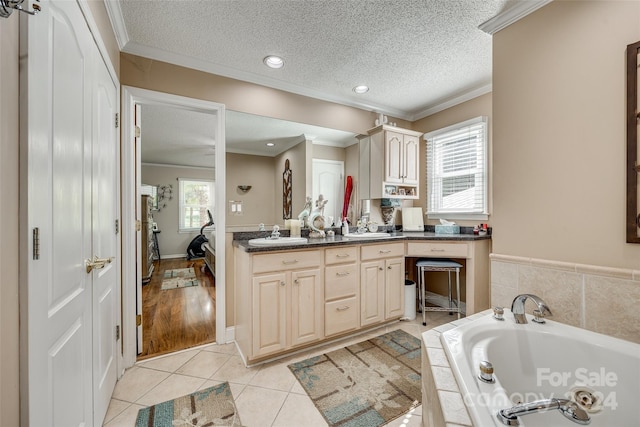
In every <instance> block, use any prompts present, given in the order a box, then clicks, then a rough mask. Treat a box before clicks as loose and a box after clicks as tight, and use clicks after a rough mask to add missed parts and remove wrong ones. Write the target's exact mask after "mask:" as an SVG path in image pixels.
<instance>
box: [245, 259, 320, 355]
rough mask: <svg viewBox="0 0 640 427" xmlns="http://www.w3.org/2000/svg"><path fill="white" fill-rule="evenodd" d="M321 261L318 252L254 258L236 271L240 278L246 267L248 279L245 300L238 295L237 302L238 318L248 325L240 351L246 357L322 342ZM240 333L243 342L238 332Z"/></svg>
mask: <svg viewBox="0 0 640 427" xmlns="http://www.w3.org/2000/svg"><path fill="white" fill-rule="evenodd" d="M322 255H323V251H322V250H312V251H296V252H293V251H292V252H278V253H272V254H264V255H254V256H253V257H248V260H247V261H249V262H248V264H244V263H243V268H240V269H239V270H237V273H236V274H238V273H240V276H243V274H242V271H243V270H246V269H247V267H249V269H248V271H250V272H251V273H252V274H251V278H250V283H251V289H249V290H248V291H249V292H248V294H247V295H246V297H242V292H244V291H243V290H242V289H241V288H239V289H238V290H239V295H238V297H239V298H240V297H242V298H243V300H242V301H243V302H242V304H240V305H239V306H238V311H239V313H238V315H240V316H246V320H247V321H248V324H247V325H244V326H245V327H248V326H249V325H250V330H249V331H247V332H248V335H247V336H246V337H245V338H248V339H247V340H246V341H245V345H246V346H247V348H246V349H243V350H244V351H246V355H247V356H248V357H250V358H258V357H261V356H266V355H269V354H273V353H277V352H279V351H282V350H286V349H289V348H293V347H296V346H299V345H302V344H307V343H310V342H314V341H317V340H319V339H321V338H322V337H323V336H324V324H323V321H324V289H323V285H324V279H323V269H322V265H323V262H322ZM247 279H249V278H248V277H247ZM244 304H246V305H248V307H244V306H243V305H244ZM239 326H240V328H242V325H239ZM239 332H240V337H239V338H240V339H241V340H242V339H243V338H242V329H240V331H239ZM247 350H248V351H247Z"/></svg>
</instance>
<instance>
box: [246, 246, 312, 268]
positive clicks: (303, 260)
mask: <svg viewBox="0 0 640 427" xmlns="http://www.w3.org/2000/svg"><path fill="white" fill-rule="evenodd" d="M320 264H322V251H299V252H294V251H291V252H279V253H274V254H264V255H254V256H253V272H254V273H266V272H268V271H282V270H297V269H300V268H307V267H317V266H319V265H320Z"/></svg>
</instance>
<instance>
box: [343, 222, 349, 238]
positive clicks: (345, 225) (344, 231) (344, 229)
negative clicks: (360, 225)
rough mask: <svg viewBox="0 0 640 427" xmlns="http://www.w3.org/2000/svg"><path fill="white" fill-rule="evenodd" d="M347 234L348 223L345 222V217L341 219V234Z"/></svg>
mask: <svg viewBox="0 0 640 427" xmlns="http://www.w3.org/2000/svg"><path fill="white" fill-rule="evenodd" d="M347 234H349V224H348V223H347V219H346V218H345V219H344V220H343V221H342V235H343V236H344V235H347Z"/></svg>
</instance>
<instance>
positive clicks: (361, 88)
mask: <svg viewBox="0 0 640 427" xmlns="http://www.w3.org/2000/svg"><path fill="white" fill-rule="evenodd" d="M353 91H354V92H355V93H367V92H369V86H366V85H359V86H356V87H354V88H353Z"/></svg>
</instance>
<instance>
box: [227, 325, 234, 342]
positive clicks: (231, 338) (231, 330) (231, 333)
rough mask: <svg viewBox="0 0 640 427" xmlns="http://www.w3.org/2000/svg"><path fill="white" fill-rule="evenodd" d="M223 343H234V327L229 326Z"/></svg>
mask: <svg viewBox="0 0 640 427" xmlns="http://www.w3.org/2000/svg"><path fill="white" fill-rule="evenodd" d="M224 339H225V341H224V342H225V343H230V342H234V341H235V340H236V327H235V326H229V327H227V330H226V331H225V334H224Z"/></svg>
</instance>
